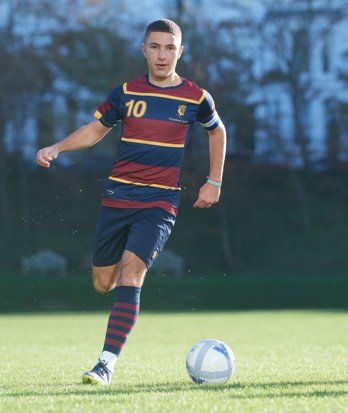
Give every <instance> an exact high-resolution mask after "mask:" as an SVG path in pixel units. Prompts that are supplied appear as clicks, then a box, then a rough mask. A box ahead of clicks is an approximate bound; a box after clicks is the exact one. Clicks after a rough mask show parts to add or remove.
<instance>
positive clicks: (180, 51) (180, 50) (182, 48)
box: [178, 45, 184, 60]
mask: <svg viewBox="0 0 348 413" xmlns="http://www.w3.org/2000/svg"><path fill="white" fill-rule="evenodd" d="M183 51H184V46H183V45H181V46H180V48H179V57H178V60H179V59H180V57H181V55H182V53H183Z"/></svg>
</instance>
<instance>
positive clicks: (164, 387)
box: [2, 380, 348, 399]
mask: <svg viewBox="0 0 348 413" xmlns="http://www.w3.org/2000/svg"><path fill="white" fill-rule="evenodd" d="M343 385H348V380H332V381H285V382H282V381H280V382H270V383H240V382H233V381H232V382H231V383H229V384H226V385H216V386H204V385H201V386H200V385H197V384H193V383H190V382H188V381H180V382H165V383H159V384H144V383H143V384H141V383H139V384H134V385H118V384H117V383H116V384H115V385H112V386H110V387H100V386H93V385H92V386H91V385H86V384H81V383H74V384H72V385H69V386H68V385H60V384H55V383H53V384H51V385H47V384H40V385H35V390H31V389H30V387H29V388H27V390H22V391H20V392H7V393H6V392H4V393H2V396H3V397H4V396H7V397H35V396H38V397H48V396H71V395H74V396H98V395H100V396H103V397H105V396H111V397H112V396H118V397H119V396H120V395H125V396H127V395H129V396H131V395H134V394H146V393H168V394H170V393H179V392H183V393H185V392H187V393H190V392H209V393H220V394H221V395H223V396H229V397H232V398H233V399H267V398H284V397H285V398H292V397H294V398H295V397H305V398H321V397H330V396H331V397H343V396H347V395H348V388H342V389H339V390H337V389H328V388H324V389H322V388H320V387H322V386H326V387H327V386H343ZM308 387H309V388H308ZM42 388H44V389H45V390H44V391H42V392H41V391H40V390H41V389H42ZM243 391H244V393H242V392H243Z"/></svg>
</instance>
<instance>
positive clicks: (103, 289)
mask: <svg viewBox="0 0 348 413" xmlns="http://www.w3.org/2000/svg"><path fill="white" fill-rule="evenodd" d="M92 275H93V287H94V289H95V290H96V291H97V292H98V293H100V294H105V293H108V292H109V291H111V290H112V289H113V288H114V287H115V285H116V281H115V277H114V276H110V275H109V274H104V273H103V272H102V271H98V270H96V269H95V268H93V271H92Z"/></svg>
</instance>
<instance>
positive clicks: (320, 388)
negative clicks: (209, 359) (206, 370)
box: [0, 311, 348, 413]
mask: <svg viewBox="0 0 348 413" xmlns="http://www.w3.org/2000/svg"><path fill="white" fill-rule="evenodd" d="M106 321H107V313H103V314H81V313H80V314H73V313H66V314H56V315H40V316H36V315H18V316H13V315H11V316H1V317H0V330H1V332H2V334H3V337H4V338H3V339H2V340H1V342H0V365H1V373H2V374H1V376H0V385H1V409H2V410H3V411H5V412H6V413H21V412H23V410H25V412H26V413H34V412H40V413H48V412H50V413H80V412H82V411H83V412H88V413H89V412H90V413H111V412H115V411H120V412H124V413H154V412H161V413H182V412H190V413H201V412H210V413H213V412H224V413H225V412H226V413H232V412H237V411H238V412H243V413H252V412H259V413H266V412H267V413H279V412H285V413H292V412H306V411H308V412H316V413H343V412H346V411H347V404H346V402H347V393H348V383H347V375H346V372H347V369H348V364H347V363H348V357H347V348H348V341H347V334H346V325H347V321H348V320H347V314H346V313H345V312H318V311H311V312H303V311H301V312H299V311H297V312H235V313H191V314H189V313H180V314H179V313H174V314H152V313H144V312H142V313H140V317H139V319H138V322H137V324H136V326H135V329H134V331H133V332H132V335H131V336H130V338H129V340H128V343H127V346H126V347H125V348H124V350H123V352H122V356H121V357H120V359H119V361H118V362H117V365H116V371H115V379H114V381H113V383H112V385H111V386H110V387H107V388H104V387H103V388H101V387H95V386H86V385H82V384H80V380H81V374H82V373H83V372H84V371H86V370H88V369H90V368H91V367H92V366H93V365H94V363H95V361H96V358H97V357H98V354H99V350H100V348H101V345H102V341H103V338H104V333H105V327H106ZM207 337H212V338H218V339H220V340H223V341H225V342H226V343H228V344H229V345H230V346H231V348H232V350H233V351H234V353H235V356H236V360H237V367H236V372H235V375H234V377H233V378H232V379H231V381H230V382H228V383H227V384H226V385H223V386H215V387H207V386H198V385H196V384H194V383H193V382H191V380H190V379H189V377H188V375H187V373H186V371H185V358H186V354H187V352H188V350H189V348H190V347H191V345H193V344H194V343H196V342H197V341H199V340H201V339H202V338H207Z"/></svg>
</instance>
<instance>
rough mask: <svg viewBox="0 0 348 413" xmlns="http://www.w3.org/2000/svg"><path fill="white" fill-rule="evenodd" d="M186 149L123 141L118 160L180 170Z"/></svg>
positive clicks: (120, 145)
mask: <svg viewBox="0 0 348 413" xmlns="http://www.w3.org/2000/svg"><path fill="white" fill-rule="evenodd" d="M184 153H185V151H184V148H169V147H164V146H155V145H147V144H141V143H134V142H125V141H121V142H120V144H119V152H118V159H117V160H122V161H128V162H136V163H141V164H143V165H149V166H162V167H177V168H180V167H181V165H182V161H183V158H184Z"/></svg>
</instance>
